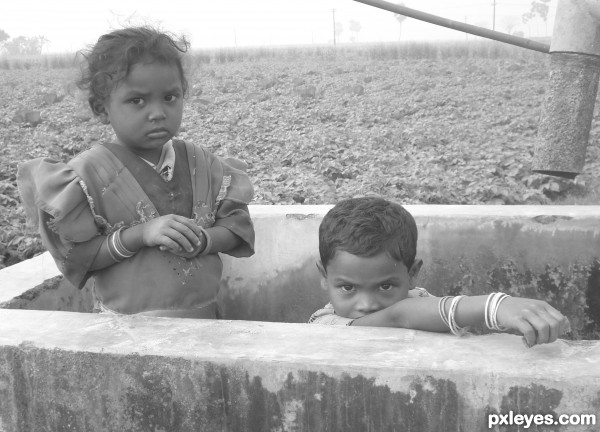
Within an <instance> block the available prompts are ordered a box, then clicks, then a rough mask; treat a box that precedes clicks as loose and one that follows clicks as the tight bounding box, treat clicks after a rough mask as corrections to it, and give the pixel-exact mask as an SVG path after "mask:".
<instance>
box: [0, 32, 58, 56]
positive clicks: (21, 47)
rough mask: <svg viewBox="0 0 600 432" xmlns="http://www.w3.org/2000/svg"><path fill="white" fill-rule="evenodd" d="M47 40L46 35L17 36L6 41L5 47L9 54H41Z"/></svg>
mask: <svg viewBox="0 0 600 432" xmlns="http://www.w3.org/2000/svg"><path fill="white" fill-rule="evenodd" d="M47 42H48V39H46V38H45V37H44V36H33V37H25V36H17V37H16V38H12V39H10V40H8V41H7V42H4V44H3V48H4V50H5V51H6V52H7V53H8V54H9V55H39V54H41V53H42V49H43V48H44V45H45V44H46V43H47Z"/></svg>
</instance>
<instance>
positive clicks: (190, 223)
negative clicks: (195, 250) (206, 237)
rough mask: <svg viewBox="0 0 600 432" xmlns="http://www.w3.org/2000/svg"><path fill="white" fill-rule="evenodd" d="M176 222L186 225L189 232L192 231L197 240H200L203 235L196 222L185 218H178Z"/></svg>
mask: <svg viewBox="0 0 600 432" xmlns="http://www.w3.org/2000/svg"><path fill="white" fill-rule="evenodd" d="M176 220H177V222H179V223H181V224H183V225H185V226H186V227H187V228H188V229H189V230H191V231H192V232H193V233H194V234H195V235H196V237H197V238H200V236H201V235H202V231H201V230H200V227H199V226H198V225H196V222H194V220H193V219H189V218H186V217H183V216H176Z"/></svg>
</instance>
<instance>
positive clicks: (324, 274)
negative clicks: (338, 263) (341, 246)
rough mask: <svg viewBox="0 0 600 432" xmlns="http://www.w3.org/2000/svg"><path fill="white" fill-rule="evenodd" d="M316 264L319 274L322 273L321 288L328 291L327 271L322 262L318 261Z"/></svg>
mask: <svg viewBox="0 0 600 432" xmlns="http://www.w3.org/2000/svg"><path fill="white" fill-rule="evenodd" d="M316 264H317V268H318V269H319V273H321V288H322V289H324V290H325V291H327V272H326V271H325V267H323V263H322V262H321V260H318V261H317V263H316Z"/></svg>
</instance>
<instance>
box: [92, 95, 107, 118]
mask: <svg viewBox="0 0 600 432" xmlns="http://www.w3.org/2000/svg"><path fill="white" fill-rule="evenodd" d="M88 102H89V104H90V108H91V109H92V112H93V113H94V115H95V116H96V117H98V120H100V122H101V123H103V124H109V123H110V120H109V118H108V113H107V112H106V108H105V106H104V103H103V102H101V101H99V100H98V99H96V98H95V97H93V96H92V97H90V98H89V99H88Z"/></svg>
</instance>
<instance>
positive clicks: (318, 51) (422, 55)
mask: <svg viewBox="0 0 600 432" xmlns="http://www.w3.org/2000/svg"><path fill="white" fill-rule="evenodd" d="M543 55H544V54H541V53H538V52H534V51H530V50H526V49H523V48H519V47H515V46H512V45H508V44H504V43H500V42H496V41H489V40H474V41H450V42H448V41H440V42H429V41H428V42H400V43H394V42H388V43H368V44H367V43H365V44H359V43H356V44H338V45H337V46H333V45H304V46H274V47H250V48H213V49H198V50H194V51H192V52H191V58H190V61H191V62H192V63H193V64H194V65H205V64H224V63H232V62H252V61H260V60H278V61H286V60H291V59H298V58H306V59H311V58H312V59H319V60H332V61H335V60H338V59H339V60H352V59H362V60H364V59H369V60H395V59H402V58H407V59H440V60H443V59H451V58H486V59H513V60H514V59H529V58H532V57H533V56H540V57H541V56H543ZM78 65H79V56H78V55H76V54H46V55H41V56H17V57H14V56H13V57H10V56H0V70H1V69H5V70H9V69H31V68H33V67H41V68H45V69H68V68H73V67H77V66H78Z"/></svg>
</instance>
